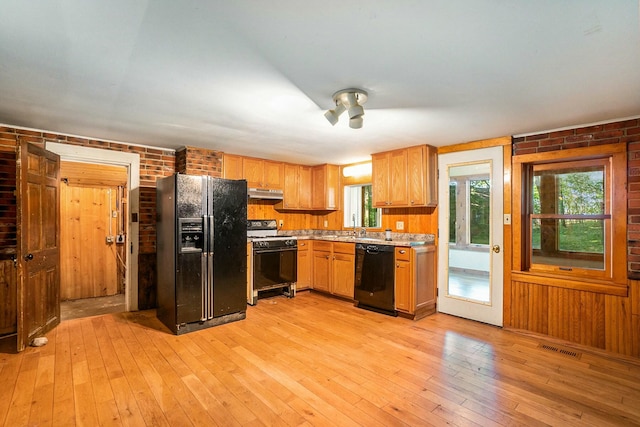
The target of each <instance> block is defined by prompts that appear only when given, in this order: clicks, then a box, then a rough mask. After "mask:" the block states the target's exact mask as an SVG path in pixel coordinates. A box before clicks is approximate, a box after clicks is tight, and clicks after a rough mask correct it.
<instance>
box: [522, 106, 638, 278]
mask: <svg viewBox="0 0 640 427" xmlns="http://www.w3.org/2000/svg"><path fill="white" fill-rule="evenodd" d="M618 142H625V143H627V156H628V157H627V215H628V218H627V241H628V244H627V253H628V258H627V262H628V274H629V278H630V279H634V280H638V279H640V119H632V120H624V121H619V122H612V123H606V124H601V125H595V126H587V127H579V128H575V129H568V130H561V131H556V132H547V133H541V134H537V135H529V136H525V137H519V138H513V155H518V154H532V153H542V152H545V151H554V150H566V149H569V148H579V147H590V146H594V145H602V144H615V143H618ZM614 215H615V212H614Z"/></svg>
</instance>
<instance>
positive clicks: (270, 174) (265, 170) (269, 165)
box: [242, 157, 284, 189]
mask: <svg viewBox="0 0 640 427" xmlns="http://www.w3.org/2000/svg"><path fill="white" fill-rule="evenodd" d="M242 171H243V174H244V178H245V179H246V180H247V186H248V187H250V188H268V189H283V187H284V164H283V163H281V162H273V161H271V160H263V159H255V158H252V157H244V158H243V159H242Z"/></svg>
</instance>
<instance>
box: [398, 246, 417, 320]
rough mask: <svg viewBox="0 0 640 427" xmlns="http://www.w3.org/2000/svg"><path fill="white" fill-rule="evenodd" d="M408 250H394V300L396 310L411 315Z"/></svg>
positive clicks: (411, 292)
mask: <svg viewBox="0 0 640 427" xmlns="http://www.w3.org/2000/svg"><path fill="white" fill-rule="evenodd" d="M409 251H410V250H409V249H406V248H396V274H395V298H396V310H398V311H404V312H405V313H413V302H412V295H413V283H412V281H411V273H412V266H411V260H410V257H409Z"/></svg>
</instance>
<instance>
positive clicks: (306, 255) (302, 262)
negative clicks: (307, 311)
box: [296, 240, 312, 291]
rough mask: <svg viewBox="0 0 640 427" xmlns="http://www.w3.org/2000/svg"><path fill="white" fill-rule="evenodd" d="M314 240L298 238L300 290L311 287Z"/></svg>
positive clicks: (298, 286) (298, 288) (297, 287)
mask: <svg viewBox="0 0 640 427" xmlns="http://www.w3.org/2000/svg"><path fill="white" fill-rule="evenodd" d="M311 245H312V240H298V281H297V283H296V289H297V290H298V291H301V290H304V289H309V288H310V287H311V250H310V246H311Z"/></svg>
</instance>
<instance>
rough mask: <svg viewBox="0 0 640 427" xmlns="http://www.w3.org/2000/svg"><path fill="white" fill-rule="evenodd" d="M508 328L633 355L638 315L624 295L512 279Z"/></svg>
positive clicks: (636, 346)
mask: <svg viewBox="0 0 640 427" xmlns="http://www.w3.org/2000/svg"><path fill="white" fill-rule="evenodd" d="M508 300H509V303H510V305H511V319H510V322H511V327H512V328H514V329H521V330H526V331H530V332H535V333H539V334H543V335H549V336H552V337H555V338H559V339H561V340H566V341H569V342H574V343H578V344H581V345H585V346H590V347H596V348H600V349H603V350H607V351H612V352H615V353H621V354H626V355H632V356H636V357H637V355H638V349H639V348H640V334H639V331H640V330H639V329H638V316H637V315H632V314H631V300H630V298H627V297H619V296H614V295H605V294H598V293H595V292H584V291H578V290H572V289H565V288H556V287H551V286H546V285H539V284H534V283H525V282H519V281H513V282H512V283H511V293H510V295H509V296H508Z"/></svg>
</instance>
